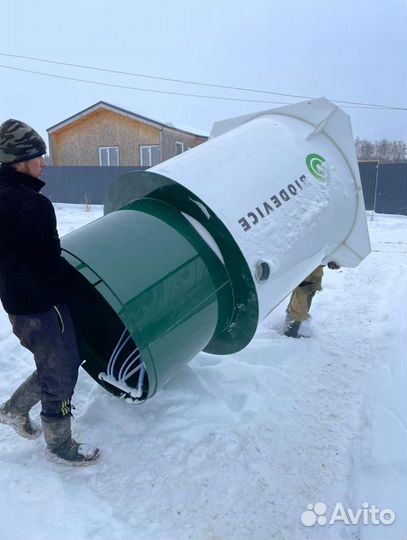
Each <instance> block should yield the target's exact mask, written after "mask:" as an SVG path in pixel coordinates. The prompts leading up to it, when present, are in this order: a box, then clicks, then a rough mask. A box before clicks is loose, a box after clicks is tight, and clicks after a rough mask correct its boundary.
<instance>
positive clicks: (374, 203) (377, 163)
mask: <svg viewBox="0 0 407 540" xmlns="http://www.w3.org/2000/svg"><path fill="white" fill-rule="evenodd" d="M378 179H379V162H378V161H377V162H376V177H375V183H374V196H373V211H372V214H371V216H370V221H373V218H374V215H375V213H376V202H377V184H378Z"/></svg>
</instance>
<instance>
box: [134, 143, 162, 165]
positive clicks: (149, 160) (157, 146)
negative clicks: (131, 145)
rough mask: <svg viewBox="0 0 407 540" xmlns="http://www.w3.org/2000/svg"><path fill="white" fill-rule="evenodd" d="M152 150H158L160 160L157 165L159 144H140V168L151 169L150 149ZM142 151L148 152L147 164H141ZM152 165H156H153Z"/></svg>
mask: <svg viewBox="0 0 407 540" xmlns="http://www.w3.org/2000/svg"><path fill="white" fill-rule="evenodd" d="M152 148H158V149H159V150H160V159H159V160H158V163H160V161H161V146H160V145H159V144H140V148H139V152H140V167H152V166H153V161H152V156H151V149H152ZM143 150H148V163H143ZM154 165H156V164H155V163H154Z"/></svg>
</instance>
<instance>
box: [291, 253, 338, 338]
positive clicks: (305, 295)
mask: <svg viewBox="0 0 407 540" xmlns="http://www.w3.org/2000/svg"><path fill="white" fill-rule="evenodd" d="M328 268H330V269H331V270H337V269H338V268H340V267H339V266H338V265H337V264H336V263H334V262H333V261H331V262H329V263H328ZM323 275H324V267H323V266H322V265H320V266H318V267H317V268H315V270H313V271H312V272H311V273H310V274H309V275H308V276H307V277H306V278H305V279H304V281H302V282H301V283H300V284H299V285H298V287H296V288H295V289H294V291H293V292H292V295H291V298H290V301H289V303H288V306H287V316H286V319H285V323H284V334H285V335H286V336H287V337H294V338H299V337H303V336H302V334H300V332H299V330H300V326H301V323H302V322H303V321H305V320H307V319H308V317H309V311H310V309H311V303H312V299H313V298H314V295H315V293H316V292H317V291H321V290H322V277H323Z"/></svg>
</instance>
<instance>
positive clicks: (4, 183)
mask: <svg viewBox="0 0 407 540" xmlns="http://www.w3.org/2000/svg"><path fill="white" fill-rule="evenodd" d="M44 185H45V184H44V182H42V180H39V179H38V178H33V177H32V176H29V175H27V174H23V173H19V172H17V171H15V170H14V169H13V168H11V167H7V168H4V167H1V168H0V299H1V301H2V304H3V307H4V309H5V311H6V312H7V313H9V314H11V315H28V314H32V313H40V312H42V311H47V310H48V309H50V308H51V307H52V306H53V305H55V304H56V303H58V302H62V301H64V300H65V298H66V295H67V291H68V284H69V280H70V277H69V276H70V274H71V272H72V267H70V265H69V263H68V262H66V261H65V259H63V258H62V257H61V246H60V242H59V237H58V231H57V227H56V217H55V211H54V207H53V206H52V204H51V201H50V200H49V199H47V197H45V196H44V195H41V194H40V193H39V191H40V190H41V189H42V188H43V186H44Z"/></svg>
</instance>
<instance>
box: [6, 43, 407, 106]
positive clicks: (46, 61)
mask: <svg viewBox="0 0 407 540" xmlns="http://www.w3.org/2000/svg"><path fill="white" fill-rule="evenodd" d="M0 56H6V57H10V58H20V59H24V60H34V61H36V62H43V63H48V64H56V65H60V66H68V67H75V68H80V69H90V70H93V71H101V72H104V73H114V74H117V75H128V76H132V77H143V78H146V79H154V80H160V81H167V82H168V81H169V82H175V83H180V84H193V85H197V86H206V87H211V88H221V89H226V90H237V91H242V92H255V93H260V94H271V95H275V96H282V97H289V98H299V99H313V98H312V96H303V95H299V94H288V93H283V92H272V91H269V90H259V89H255V88H244V87H239V86H228V85H222V84H213V83H204V82H198V81H187V80H183V79H172V78H169V77H159V76H154V75H145V74H143V73H134V72H128V71H119V70H114V69H107V68H99V67H95V66H85V65H82V64H73V63H69V62H59V61H57V60H48V59H44V58H36V57H33V56H23V55H18V54H7V53H2V52H0ZM2 67H4V66H2ZM16 69H17V68H16ZM44 75H45V74H44ZM51 76H52V75H51ZM89 82H91V81H89ZM175 95H179V94H177V93H175ZM186 95H192V94H186ZM193 96H194V97H208V96H195V95H193ZM213 99H216V98H213ZM223 99H225V98H223ZM231 99H232V98H231ZM242 101H247V100H242ZM250 101H252V100H250ZM331 101H334V102H335V103H343V104H347V105H360V106H363V107H373V108H386V109H392V110H402V111H406V110H407V109H406V108H404V107H396V106H392V105H383V104H378V103H364V102H359V101H345V100H341V99H331ZM253 102H254V103H256V102H257V103H282V102H273V101H254V100H253Z"/></svg>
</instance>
